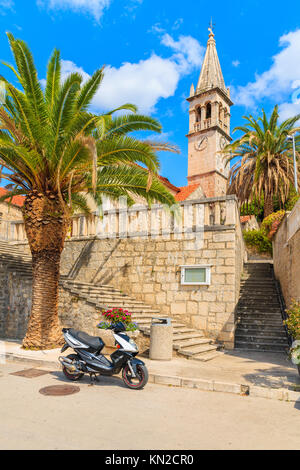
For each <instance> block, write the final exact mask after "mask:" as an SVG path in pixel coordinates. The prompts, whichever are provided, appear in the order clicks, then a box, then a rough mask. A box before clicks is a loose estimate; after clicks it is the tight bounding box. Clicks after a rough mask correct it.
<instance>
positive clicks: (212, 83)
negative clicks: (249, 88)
mask: <svg viewBox="0 0 300 470" xmlns="http://www.w3.org/2000/svg"><path fill="white" fill-rule="evenodd" d="M208 30H209V39H208V42H207V49H206V53H205V57H204V62H203V65H202V69H201V73H200V78H199V81H198V85H197V90H196V93H200V92H203V91H205V90H209V89H211V88H216V87H218V88H220V89H221V90H223V91H224V92H225V93H226V94H228V91H227V89H226V87H225V82H224V78H223V74H222V70H221V66H220V62H219V57H218V53H217V49H216V41H215V35H214V33H213V31H212V28H209V29H208Z"/></svg>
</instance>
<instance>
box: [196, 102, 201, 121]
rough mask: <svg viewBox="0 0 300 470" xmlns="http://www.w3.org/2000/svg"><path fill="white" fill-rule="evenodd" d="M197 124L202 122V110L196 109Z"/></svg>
mask: <svg viewBox="0 0 300 470" xmlns="http://www.w3.org/2000/svg"><path fill="white" fill-rule="evenodd" d="M196 122H201V108H200V106H199V107H198V108H196Z"/></svg>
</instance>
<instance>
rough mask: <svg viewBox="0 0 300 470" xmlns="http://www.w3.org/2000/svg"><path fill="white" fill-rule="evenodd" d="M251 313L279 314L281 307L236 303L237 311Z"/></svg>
mask: <svg viewBox="0 0 300 470" xmlns="http://www.w3.org/2000/svg"><path fill="white" fill-rule="evenodd" d="M247 312H248V313H251V314H258V315H261V314H264V315H276V314H281V309H280V308H279V306H277V307H271V308H269V306H268V305H260V306H252V305H248V306H245V305H238V306H237V313H238V314H239V313H241V314H243V313H245V314H246V313H247Z"/></svg>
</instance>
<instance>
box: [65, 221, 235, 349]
mask: <svg viewBox="0 0 300 470" xmlns="http://www.w3.org/2000/svg"><path fill="white" fill-rule="evenodd" d="M242 260H243V242H242V237H241V232H240V230H236V228H235V227H231V228H229V227H222V226H220V227H218V229H217V228H216V227H215V228H214V230H210V229H207V230H206V231H205V232H204V245H203V247H202V248H201V249H200V250H198V249H195V242H194V241H193V240H188V238H186V239H183V240H177V239H176V237H175V235H174V234H173V235H171V236H170V239H169V240H164V239H163V238H160V239H157V240H148V239H147V240H142V239H140V238H132V239H123V240H121V239H118V240H99V239H95V238H94V239H86V240H69V241H67V242H66V245H65V249H64V252H63V257H62V263H61V266H62V274H64V275H69V276H71V277H73V278H74V279H77V280H80V281H84V282H91V283H95V284H110V285H112V286H114V287H115V288H117V289H120V290H122V291H124V292H125V293H127V294H130V295H132V296H134V297H135V298H137V299H138V300H142V301H143V302H145V303H147V304H150V305H152V306H153V307H158V308H159V309H160V311H161V313H162V314H163V315H169V316H171V317H173V318H177V319H181V320H182V321H183V322H185V323H186V324H187V325H190V326H192V327H195V328H198V329H201V330H204V331H205V332H206V333H207V335H208V336H213V337H215V338H216V339H218V340H220V341H222V342H223V343H224V345H225V346H226V347H228V348H232V347H233V342H234V311H235V306H236V303H237V299H238V293H239V286H240V272H241V269H242ZM194 264H203V265H211V285H209V286H183V285H181V282H180V273H181V269H180V267H181V266H182V265H194Z"/></svg>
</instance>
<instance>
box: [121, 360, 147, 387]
mask: <svg viewBox="0 0 300 470" xmlns="http://www.w3.org/2000/svg"><path fill="white" fill-rule="evenodd" d="M122 377H123V382H124V384H125V385H126V387H128V388H131V389H132V390H141V389H142V388H144V387H145V385H146V384H147V382H148V370H147V367H146V366H143V365H138V366H137V373H136V377H133V376H132V374H131V371H130V368H129V366H128V364H126V366H125V367H124V369H123V372H122Z"/></svg>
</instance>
